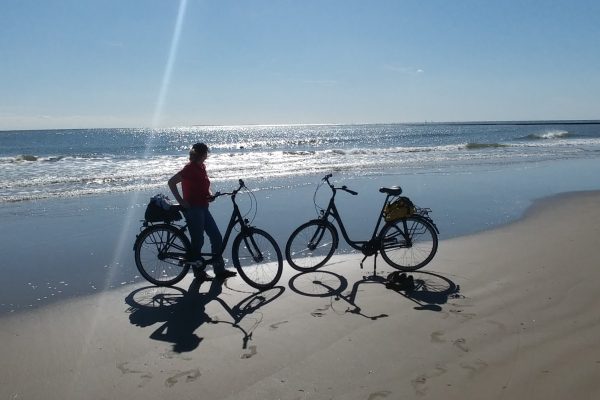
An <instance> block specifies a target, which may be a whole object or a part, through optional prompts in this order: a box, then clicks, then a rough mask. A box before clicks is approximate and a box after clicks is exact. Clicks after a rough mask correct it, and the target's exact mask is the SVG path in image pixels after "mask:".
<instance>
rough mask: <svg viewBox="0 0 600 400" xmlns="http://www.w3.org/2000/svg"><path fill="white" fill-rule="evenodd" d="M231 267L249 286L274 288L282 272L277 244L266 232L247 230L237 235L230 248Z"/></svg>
mask: <svg viewBox="0 0 600 400" xmlns="http://www.w3.org/2000/svg"><path fill="white" fill-rule="evenodd" d="M231 253H232V254H231V255H232V258H233V265H235V267H236V268H237V270H238V272H239V274H240V276H241V277H242V279H243V280H244V281H245V282H246V283H247V284H248V285H250V286H252V287H254V288H256V289H259V290H265V289H269V288H272V287H273V286H275V284H276V283H277V281H279V278H280V277H281V272H282V271H283V257H282V256H281V250H279V246H278V245H277V242H276V241H275V239H273V237H272V236H271V235H269V234H268V233H267V232H265V231H263V230H260V229H257V228H249V229H248V230H247V231H246V232H241V233H240V234H238V235H237V236H236V238H235V240H234V241H233V245H232V248H231Z"/></svg>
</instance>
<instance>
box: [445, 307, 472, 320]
mask: <svg viewBox="0 0 600 400" xmlns="http://www.w3.org/2000/svg"><path fill="white" fill-rule="evenodd" d="M448 311H450V312H451V313H452V314H455V315H460V316H461V317H463V318H465V319H472V318H475V317H476V316H477V314H473V313H465V312H463V310H457V309H451V310H448Z"/></svg>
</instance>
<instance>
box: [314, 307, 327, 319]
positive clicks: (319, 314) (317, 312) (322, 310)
mask: <svg viewBox="0 0 600 400" xmlns="http://www.w3.org/2000/svg"><path fill="white" fill-rule="evenodd" d="M327 310H329V305H326V306H325V307H323V308H317V309H315V311H313V312H311V313H310V315H312V316H313V317H322V316H323V315H325V311H327Z"/></svg>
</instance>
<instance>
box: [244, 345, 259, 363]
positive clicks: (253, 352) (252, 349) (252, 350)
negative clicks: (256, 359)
mask: <svg viewBox="0 0 600 400" xmlns="http://www.w3.org/2000/svg"><path fill="white" fill-rule="evenodd" d="M256 354H258V353H257V351H256V346H250V353H246V354H242V356H241V357H240V358H241V359H242V360H243V359H246V358H250V357H252V356H254V355H256Z"/></svg>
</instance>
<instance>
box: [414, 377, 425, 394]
mask: <svg viewBox="0 0 600 400" xmlns="http://www.w3.org/2000/svg"><path fill="white" fill-rule="evenodd" d="M410 383H411V384H412V387H413V388H414V389H415V393H416V394H417V396H425V393H427V386H425V384H426V383H427V375H419V376H418V377H416V378H415V379H413V380H412V381H411V382H410Z"/></svg>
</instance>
